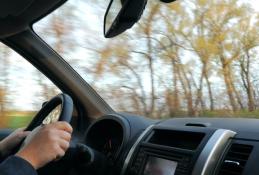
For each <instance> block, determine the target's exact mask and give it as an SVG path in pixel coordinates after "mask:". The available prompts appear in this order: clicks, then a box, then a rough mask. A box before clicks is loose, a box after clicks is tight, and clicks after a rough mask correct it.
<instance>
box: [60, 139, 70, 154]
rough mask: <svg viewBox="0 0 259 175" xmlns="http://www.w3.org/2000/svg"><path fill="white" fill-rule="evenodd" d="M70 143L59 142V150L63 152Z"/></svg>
mask: <svg viewBox="0 0 259 175" xmlns="http://www.w3.org/2000/svg"><path fill="white" fill-rule="evenodd" d="M69 145H70V143H69V142H68V141H66V140H59V146H60V148H61V149H62V150H63V151H64V152H65V151H66V150H67V149H68V148H69Z"/></svg>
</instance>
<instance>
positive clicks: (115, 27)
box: [104, 0, 147, 38]
mask: <svg viewBox="0 0 259 175" xmlns="http://www.w3.org/2000/svg"><path fill="white" fill-rule="evenodd" d="M146 4H147V0H111V1H110V3H109V6H108V8H107V11H106V13H105V17H104V36H105V37H106V38H112V37H115V36H117V35H119V34H121V33H123V32H124V31H126V30H127V29H129V28H131V27H132V26H133V25H134V24H135V23H136V22H138V20H139V19H140V17H141V15H142V14H143V11H144V9H145V6H146ZM118 6H121V8H119V9H116V8H118ZM114 7H115V8H114ZM114 9H115V10H117V12H116V11H115V12H113V10H114ZM110 16H112V17H110ZM110 18H111V19H110Z"/></svg>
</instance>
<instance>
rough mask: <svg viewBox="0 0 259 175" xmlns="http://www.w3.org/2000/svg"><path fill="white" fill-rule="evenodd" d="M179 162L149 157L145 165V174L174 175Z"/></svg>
mask: <svg viewBox="0 0 259 175" xmlns="http://www.w3.org/2000/svg"><path fill="white" fill-rule="evenodd" d="M176 167H177V162H175V161H171V160H166V159H161V158H157V157H149V158H148V160H147V163H146V166H145V170H144V175H174V174H175V170H176Z"/></svg>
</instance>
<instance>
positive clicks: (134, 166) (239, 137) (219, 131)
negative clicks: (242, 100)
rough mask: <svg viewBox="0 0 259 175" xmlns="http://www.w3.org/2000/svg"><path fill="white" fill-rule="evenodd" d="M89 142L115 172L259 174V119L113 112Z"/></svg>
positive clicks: (145, 174) (96, 126) (94, 129)
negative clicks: (160, 116)
mask: <svg viewBox="0 0 259 175" xmlns="http://www.w3.org/2000/svg"><path fill="white" fill-rule="evenodd" d="M85 142H86V144H87V145H88V146H89V147H91V148H92V149H94V150H96V151H98V152H100V153H101V154H103V155H104V156H105V157H106V162H107V164H108V165H107V169H106V170H105V174H107V175H108V174H112V175H116V174H118V175H242V174H245V175H246V174H248V175H250V174H259V167H258V166H257V162H259V156H257V155H258V154H259V120H257V119H224V118H219V119H216V118H214V119H211V118H203V119H200V118H175V119H169V120H164V121H159V120H150V119H146V118H143V117H136V116H131V115H127V114H114V115H107V116H104V117H102V118H101V119H99V120H97V121H95V122H94V123H93V124H92V125H91V126H90V127H89V129H88V131H87V134H86V137H85Z"/></svg>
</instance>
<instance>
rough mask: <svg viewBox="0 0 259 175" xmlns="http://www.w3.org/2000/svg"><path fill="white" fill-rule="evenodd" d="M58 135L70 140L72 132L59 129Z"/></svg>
mask: <svg viewBox="0 0 259 175" xmlns="http://www.w3.org/2000/svg"><path fill="white" fill-rule="evenodd" d="M57 137H59V138H61V139H64V140H66V141H68V142H69V141H70V140H71V134H70V133H68V132H67V131H63V130H57Z"/></svg>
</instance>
